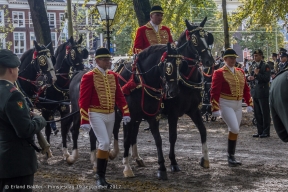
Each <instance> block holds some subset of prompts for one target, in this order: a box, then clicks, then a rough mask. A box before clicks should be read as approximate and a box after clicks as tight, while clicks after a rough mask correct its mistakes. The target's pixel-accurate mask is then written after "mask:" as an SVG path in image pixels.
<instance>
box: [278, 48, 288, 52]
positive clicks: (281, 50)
mask: <svg viewBox="0 0 288 192" xmlns="http://www.w3.org/2000/svg"><path fill="white" fill-rule="evenodd" d="M283 52H285V53H286V52H287V50H286V49H284V48H280V50H279V53H283Z"/></svg>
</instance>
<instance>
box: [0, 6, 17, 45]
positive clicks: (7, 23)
mask: <svg viewBox="0 0 288 192" xmlns="http://www.w3.org/2000/svg"><path fill="white" fill-rule="evenodd" d="M0 10H3V11H4V15H3V17H4V25H3V26H1V25H0V33H1V37H0V38H3V39H6V37H7V35H8V34H9V33H12V32H13V31H14V27H13V23H12V19H11V18H10V17H8V15H9V10H8V7H7V6H6V5H1V6H0ZM5 43H6V49H10V47H11V45H12V41H6V42H5ZM2 47H3V44H2V41H0V49H2Z"/></svg>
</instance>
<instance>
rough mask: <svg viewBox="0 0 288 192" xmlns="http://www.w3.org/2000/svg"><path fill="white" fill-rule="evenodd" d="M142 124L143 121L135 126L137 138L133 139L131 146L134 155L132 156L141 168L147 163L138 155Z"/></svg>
mask: <svg viewBox="0 0 288 192" xmlns="http://www.w3.org/2000/svg"><path fill="white" fill-rule="evenodd" d="M140 123H141V121H137V122H136V123H135V124H134V128H133V135H135V136H136V137H131V145H132V155H131V156H132V158H133V159H134V160H135V161H136V163H137V165H138V166H139V167H145V163H144V161H143V159H142V158H141V157H140V155H139V153H138V149H137V135H138V132H139V126H140Z"/></svg>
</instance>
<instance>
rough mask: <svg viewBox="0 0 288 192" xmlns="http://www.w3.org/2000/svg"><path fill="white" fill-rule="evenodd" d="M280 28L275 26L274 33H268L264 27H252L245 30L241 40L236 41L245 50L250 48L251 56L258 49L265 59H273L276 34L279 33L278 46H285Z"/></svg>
mask: <svg viewBox="0 0 288 192" xmlns="http://www.w3.org/2000/svg"><path fill="white" fill-rule="evenodd" d="M280 29H281V28H280V27H279V26H277V30H276V26H273V31H267V30H265V28H264V27H259V26H256V27H250V28H248V29H245V32H243V33H242V38H241V39H236V40H237V41H238V43H239V45H240V46H241V47H242V48H243V49H244V48H248V49H249V50H251V54H252V52H253V51H254V50H256V49H261V50H262V51H263V53H264V56H265V57H268V58H269V57H271V55H272V53H273V52H278V50H276V32H277V46H278V48H279V47H283V46H284V37H283V34H282V33H281V32H280Z"/></svg>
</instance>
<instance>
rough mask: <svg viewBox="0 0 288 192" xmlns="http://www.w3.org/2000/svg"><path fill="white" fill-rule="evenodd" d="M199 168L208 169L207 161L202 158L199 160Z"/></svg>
mask: <svg viewBox="0 0 288 192" xmlns="http://www.w3.org/2000/svg"><path fill="white" fill-rule="evenodd" d="M200 166H201V167H203V168H209V161H208V160H205V159H204V157H202V158H201V162H200Z"/></svg>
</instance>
